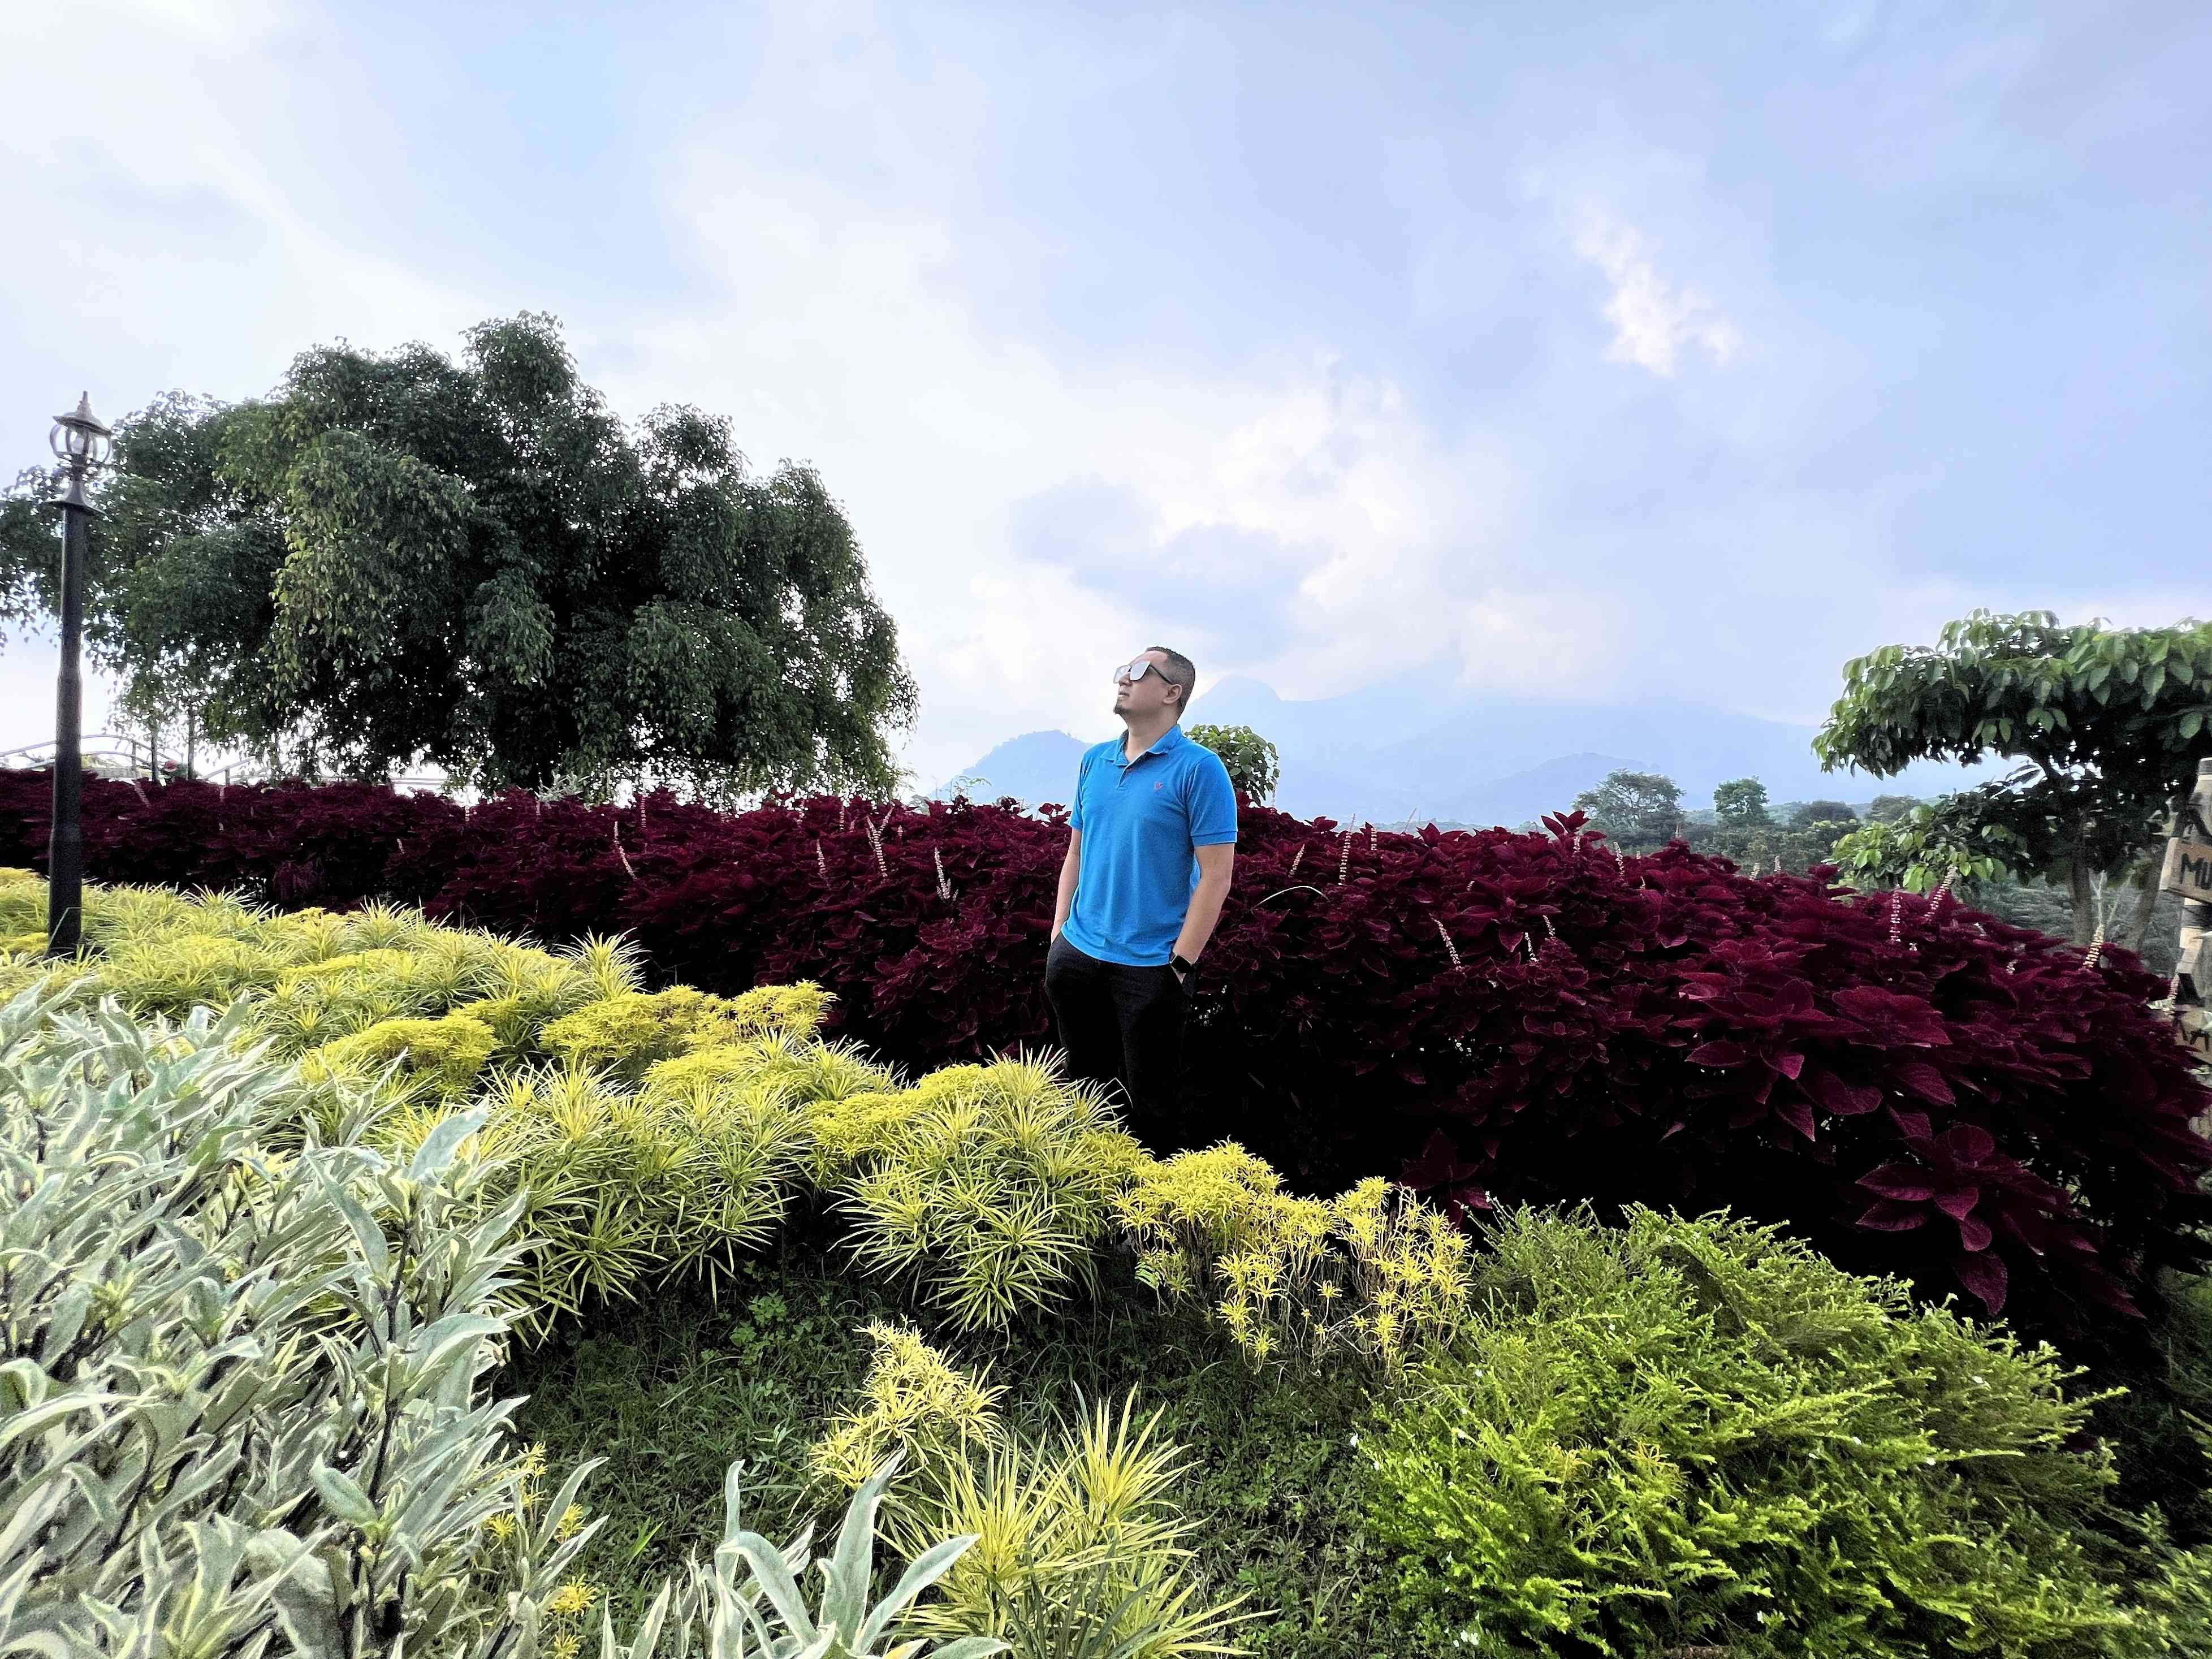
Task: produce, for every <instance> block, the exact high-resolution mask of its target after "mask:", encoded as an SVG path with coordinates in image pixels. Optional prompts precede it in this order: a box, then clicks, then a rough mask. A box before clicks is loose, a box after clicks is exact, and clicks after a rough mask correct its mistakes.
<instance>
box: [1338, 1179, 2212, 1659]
mask: <svg viewBox="0 0 2212 1659" xmlns="http://www.w3.org/2000/svg"><path fill="white" fill-rule="evenodd" d="M1480 1281H1481V1282H1480V1297H1481V1301H1482V1305H1483V1313H1482V1316H1480V1319H1479V1320H1478V1321H1477V1322H1476V1323H1475V1324H1474V1327H1473V1328H1472V1329H1471V1330H1470V1332H1469V1334H1468V1340H1466V1341H1464V1342H1462V1344H1460V1345H1459V1346H1457V1347H1456V1348H1455V1350H1454V1351H1453V1352H1449V1354H1447V1355H1444V1356H1442V1357H1440V1358H1438V1359H1437V1360H1436V1361H1435V1362H1434V1363H1433V1364H1431V1367H1430V1368H1429V1369H1428V1370H1427V1371H1426V1372H1425V1375H1424V1376H1422V1377H1421V1378H1420V1379H1419V1385H1418V1386H1417V1387H1415V1388H1414V1389H1412V1390H1411V1391H1410V1392H1409V1395H1408V1398H1407V1404H1406V1406H1405V1407H1404V1408H1403V1409H1402V1410H1401V1412H1400V1413H1397V1414H1395V1416H1394V1417H1393V1418H1392V1419H1391V1420H1390V1422H1389V1425H1388V1428H1387V1430H1386V1431H1385V1432H1383V1434H1382V1435H1381V1436H1380V1437H1379V1438H1378V1440H1377V1442H1376V1481H1375V1483H1374V1486H1373V1487H1372V1488H1371V1490H1370V1494H1369V1503H1370V1523H1371V1530H1372V1531H1373V1533H1374V1534H1375V1535H1376V1537H1377V1538H1378V1539H1380V1540H1382V1541H1386V1542H1387V1543H1389V1544H1390V1545H1393V1546H1395V1549H1396V1552H1397V1569H1396V1574H1397V1576H1396V1581H1395V1587H1394V1590H1395V1595H1396V1597H1397V1598H1398V1599H1399V1601H1400V1602H1401V1605H1402V1607H1404V1609H1405V1612H1406V1614H1407V1620H1408V1622H1409V1623H1411V1624H1413V1626H1416V1627H1418V1628H1419V1630H1420V1632H1422V1635H1423V1637H1424V1638H1425V1641H1424V1646H1425V1650H1426V1651H1431V1652H1442V1651H1445V1650H1449V1648H1451V1647H1453V1646H1455V1645H1458V1646H1465V1647H1469V1648H1472V1649H1474V1650H1477V1651H1481V1652H1494V1653H1531V1654H1536V1653H1546V1652H1552V1651H1559V1650H1564V1651H1569V1652H1592V1653H1608V1654H1610V1653H1621V1654H1642V1653H1650V1652H1654V1651H1658V1650H1662V1649H1665V1648H1669V1647H1676V1646H1684V1645H1711V1646H1714V1647H1717V1648H1718V1649H1721V1650H1725V1651H1727V1652H1729V1653H1733V1654H1745V1655H1766V1654H1772V1655H1777V1656H1780V1655H1792V1656H1797V1655H1804V1656H1819V1659H1830V1656H1832V1659H1846V1656H1857V1655H1863V1654H1867V1653H1881V1654H1885V1655H1897V1656H1908V1655H1911V1656H1918V1655H1934V1654H1944V1653H1954V1652H1984V1651H1988V1652H2002V1653H2015V1652H2081V1653H2100V1652H2127V1651H2131V1650H2142V1651H2148V1652H2157V1651H2161V1650H2166V1649H2167V1647H2168V1646H2169V1644H2184V1645H2183V1646H2182V1650H2184V1651H2185V1650H2187V1648H2188V1647H2190V1646H2194V1645H2195V1644H2197V1642H2198V1641H2199V1640H2200V1638H2202V1637H2203V1633H2204V1632H2205V1631H2206V1630H2207V1629H2212V1553H2198V1554H2196V1555H2193V1556H2179V1557H2176V1556H2174V1555H2173V1554H2172V1553H2170V1552H2168V1551H2166V1549H2164V1547H2162V1541H2161V1539H2160V1536H2159V1534H2158V1531H2157V1529H2156V1528H2155V1527H2154V1526H2153V1527H2151V1528H2146V1529H2145V1530H2143V1531H2142V1532H2141V1533H2139V1534H2135V1535H2133V1536H2130V1530H2129V1528H2128V1527H2127V1526H2126V1524H2125V1522H2124V1517H2119V1516H2113V1515H2112V1513H2111V1511H2110V1508H2109V1489H2110V1487H2111V1485H2112V1481H2113V1480H2114V1478H2115V1477H2114V1474H2113V1472H2112V1468H2111V1464H2110V1460H2109V1458H2108V1457H2106V1456H2096V1457H2088V1456H2083V1455H2080V1454H2079V1453H2078V1452H2076V1451H2075V1450H2073V1449H2070V1447H2071V1445H2072V1444H2073V1443H2074V1442H2075V1440H2076V1438H2077V1437H2078V1436H2079V1435H2080V1432H2081V1429H2082V1427H2083V1425H2084V1424H2085V1422H2086V1420H2087V1416H2088V1412H2089V1403H2088V1402H2087V1401H2084V1400H2082V1399H2080V1398H2069V1396H2068V1394H2067V1393H2066V1391H2065V1389H2064V1388H2063V1383H2064V1382H2065V1381H2066V1379H2067V1376H2068V1374H2067V1372H2066V1371H2065V1370H2063V1367H2062V1366H2061V1365H2060V1364H2059V1363H2058V1361H2057V1356H2056V1355H2055V1354H2054V1353H2053V1352H2052V1351H2051V1350H2050V1349H2048V1348H2040V1349H2035V1350H2027V1349H2022V1348H2021V1347H2019V1346H2016V1345H2015V1344H2014V1343H2013V1342H2012V1340H2010V1339H2008V1338H2006V1337H2003V1336H2001V1335H2000V1336H1996V1337H1995V1338H1994V1339H1993V1338H1992V1336H1991V1334H1990V1333H1988V1332H1986V1331H1984V1330H1981V1329H1978V1328H1976V1327H1974V1326H1972V1325H1970V1324H1967V1323H1966V1322H1962V1321H1960V1320H1959V1319H1957V1318H1956V1317H1955V1316H1954V1315H1952V1314H1951V1313H1949V1312H1948V1311H1945V1310H1931V1309H1917V1310H1916V1309H1914V1308H1912V1307H1911V1305H1910V1304H1908V1302H1907V1301H1906V1299H1905V1297H1903V1295H1902V1294H1901V1293H1900V1291H1899V1288H1898V1287H1897V1286H1896V1285H1894V1284H1883V1283H1880V1282H1875V1281H1869V1280H1863V1279H1853V1278H1851V1277H1850V1276H1849V1275H1847V1274H1844V1273H1842V1272H1840V1271H1839V1270H1838V1269H1837V1268H1836V1267H1833V1266H1832V1264H1830V1263H1828V1262H1826V1261H1823V1260H1822V1259H1820V1257H1819V1256H1818V1255H1815V1254H1814V1252H1813V1251H1812V1250H1810V1249H1808V1248H1807V1247H1806V1246H1805V1245H1804V1244H1803V1243H1801V1242H1798V1241H1794V1240H1790V1239H1787V1238H1784V1237H1780V1236H1778V1234H1777V1233H1775V1232H1774V1231H1771V1230H1769V1229H1763V1228H1758V1227H1754V1226H1752V1225H1747V1224H1745V1223H1741V1222H1729V1221H1723V1220H1717V1219H1709V1220H1705V1221H1699V1222H1683V1221H1680V1220H1677V1219H1674V1218H1666V1217H1662V1216H1659V1215H1656V1214H1655V1213H1653V1212H1648V1211H1645V1212H1635V1213H1633V1214H1632V1216H1631V1217H1630V1218H1629V1220H1628V1224H1627V1225H1626V1227H1624V1228H1620V1229H1598V1228H1594V1227H1590V1226H1588V1225H1578V1224H1577V1222H1576V1221H1575V1220H1574V1219H1573V1218H1570V1217H1565V1216H1538V1215H1534V1214H1530V1213H1526V1212H1523V1213H1522V1214H1519V1215H1516V1216H1515V1217H1513V1218H1510V1219H1508V1220H1507V1221H1506V1222H1505V1223H1504V1225H1503V1226H1501V1227H1500V1228H1498V1230H1497V1231H1495V1232H1494V1234H1493V1235H1492V1249H1490V1250H1489V1251H1487V1252H1486V1254H1485V1255H1484V1256H1483V1258H1482V1259H1481V1267H1480ZM2100 1519H2101V1520H2103V1521H2105V1522H2112V1521H2119V1522H2121V1524H2120V1525H2119V1526H2118V1527H2113V1526H2111V1525H2109V1524H2107V1525H2100V1524H2098V1522H2100ZM2146 1607H2148V1608H2149V1609H2152V1611H2151V1612H2150V1613H2148V1614H2146V1613H2145V1611H2144V1609H2145V1608H2146Z"/></svg>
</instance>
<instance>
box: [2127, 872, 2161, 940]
mask: <svg viewBox="0 0 2212 1659" xmlns="http://www.w3.org/2000/svg"><path fill="white" fill-rule="evenodd" d="M2156 908H2158V866H2156V865H2153V866H2151V867H2150V868H2149V869H2148V871H2146V872H2144V873H2143V884H2142V892H2140V893H2139V894H2137V895H2136V908H2135V914H2134V915H2131V916H2130V917H2129V918H2128V927H2127V933H2126V935H2125V938H2124V943H2125V944H2126V945H2127V947H2128V949H2130V951H2135V952H2136V954H2137V955H2138V956H2140V955H2142V948H2143V945H2144V943H2145V942H2146V941H2147V940H2148V939H2149V938H2150V917H2151V912H2152V911H2153V910H2154V909H2156Z"/></svg>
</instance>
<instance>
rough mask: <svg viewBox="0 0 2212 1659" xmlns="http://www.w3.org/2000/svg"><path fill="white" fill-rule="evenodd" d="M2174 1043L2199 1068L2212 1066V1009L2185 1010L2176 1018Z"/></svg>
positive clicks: (2174, 1021)
mask: <svg viewBox="0 0 2212 1659" xmlns="http://www.w3.org/2000/svg"><path fill="white" fill-rule="evenodd" d="M2173 1036H2174V1041H2176V1042H2179V1043H2180V1044H2181V1046H2182V1047H2183V1048H2186V1049H2188V1050H2189V1052H2190V1054H2191V1055H2192V1056H2193V1057H2194V1058H2195V1060H2196V1061H2197V1064H2198V1065H2199V1066H2212V1008H2184V1009H2182V1010H2181V1011H2180V1012H2179V1013H2177V1014H2176V1015H2175V1016H2174V1020H2173Z"/></svg>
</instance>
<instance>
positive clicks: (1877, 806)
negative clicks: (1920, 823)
mask: <svg viewBox="0 0 2212 1659" xmlns="http://www.w3.org/2000/svg"><path fill="white" fill-rule="evenodd" d="M1918 805H1921V801H1920V798H1919V797H1918V796H1917V795H1876V796H1875V798H1874V804H1873V805H1870V806H1869V807H1868V808H1867V822H1868V823H1896V822H1897V821H1898V820H1899V818H1901V817H1904V816H1905V814H1906V813H1908V812H1910V811H1912V809H1913V808H1914V807H1916V806H1918Z"/></svg>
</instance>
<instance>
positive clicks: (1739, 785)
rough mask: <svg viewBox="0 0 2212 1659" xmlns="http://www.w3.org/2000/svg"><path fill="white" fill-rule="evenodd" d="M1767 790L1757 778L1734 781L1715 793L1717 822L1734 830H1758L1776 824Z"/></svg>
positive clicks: (1715, 820) (1734, 779) (1725, 784)
mask: <svg viewBox="0 0 2212 1659" xmlns="http://www.w3.org/2000/svg"><path fill="white" fill-rule="evenodd" d="M1766 807H1767V800H1766V786H1765V784H1763V783H1761V782H1760V781H1759V780H1758V779H1757V778H1730V779H1729V781H1727V782H1726V783H1723V784H1719V785H1717V786H1716V787H1714V790H1713V822H1714V823H1718V824H1723V825H1726V826H1727V827H1728V828H1729V829H1763V828H1765V826H1766V825H1767V824H1768V823H1771V822H1772V819H1771V818H1770V817H1768V816H1767V811H1766Z"/></svg>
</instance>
